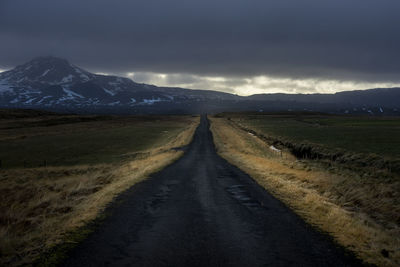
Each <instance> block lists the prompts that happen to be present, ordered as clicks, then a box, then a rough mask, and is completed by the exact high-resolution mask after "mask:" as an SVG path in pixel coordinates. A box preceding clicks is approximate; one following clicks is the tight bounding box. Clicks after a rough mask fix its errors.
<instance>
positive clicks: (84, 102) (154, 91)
mask: <svg viewBox="0 0 400 267" xmlns="http://www.w3.org/2000/svg"><path fill="white" fill-rule="evenodd" d="M0 107H6V108H7V107H12V108H36V109H47V110H68V111H73V112H104V113H165V112H167V113H198V112H219V111H238V110H263V111H277V110H314V111H325V112H333V113H369V114H380V113H385V114H386V113H387V114H397V112H398V110H400V88H382V89H370V90H363V91H347V92H340V93H335V94H258V95H251V96H247V97H244V96H238V95H233V94H229V93H224V92H218V91H211V90H192V89H183V88H172V87H157V86H154V85H148V84H141V83H136V82H134V81H132V80H131V79H128V78H123V77H117V76H111V75H110V76H109V75H99V74H93V73H90V72H88V71H86V70H84V69H82V68H80V67H78V66H75V65H73V64H71V63H69V62H68V61H67V60H65V59H61V58H57V57H38V58H35V59H33V60H31V61H29V62H27V63H25V64H23V65H20V66H17V67H15V68H14V69H12V70H9V71H5V72H2V73H0Z"/></svg>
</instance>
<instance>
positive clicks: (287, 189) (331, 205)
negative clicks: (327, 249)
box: [211, 114, 400, 266]
mask: <svg viewBox="0 0 400 267" xmlns="http://www.w3.org/2000/svg"><path fill="white" fill-rule="evenodd" d="M211 122H212V123H211V130H212V133H213V137H214V142H215V145H216V148H217V151H218V153H219V154H220V155H221V156H223V157H224V158H226V159H227V160H228V161H229V162H230V163H232V164H234V165H236V166H238V167H239V168H241V169H242V170H244V171H245V172H247V173H248V174H249V175H251V176H252V177H253V178H254V179H255V180H256V181H257V182H258V183H259V184H260V185H262V186H263V187H265V188H266V189H267V190H268V191H269V192H271V193H272V194H274V195H275V196H276V197H277V198H278V199H280V200H282V201H283V202H284V203H285V204H286V205H287V206H289V207H290V208H291V209H293V211H295V212H296V213H297V214H299V215H300V216H301V217H303V218H304V219H305V220H306V221H307V222H309V223H310V224H312V225H314V226H315V227H317V228H318V229H320V230H321V231H323V232H326V233H328V234H330V235H331V236H332V237H333V238H334V239H335V241H336V242H338V243H339V244H341V245H342V246H344V247H346V248H347V249H349V250H351V251H353V252H354V253H355V254H356V255H357V256H358V257H359V258H361V259H362V260H364V261H365V262H366V263H370V264H376V265H378V266H399V264H400V178H399V175H398V173H397V172H393V171H392V170H386V169H384V170H382V169H379V168H377V167H376V165H371V166H370V165H366V166H363V167H360V166H358V168H352V167H351V166H352V165H350V166H347V165H346V164H344V163H340V162H337V160H338V159H337V158H332V159H329V157H327V158H324V159H321V158H318V157H315V158H313V157H308V158H307V157H301V156H302V154H300V155H298V156H300V157H296V155H294V154H292V153H291V151H293V150H294V151H300V150H301V149H303V148H304V147H310V146H311V147H312V149H314V153H316V154H317V153H319V154H320V155H322V154H323V153H326V154H327V156H329V153H333V154H334V155H337V151H338V150H339V151H341V153H342V155H343V156H342V157H344V156H346V157H354V155H357V157H358V160H360V161H364V160H365V162H368V160H369V155H370V154H371V153H373V154H375V156H374V157H373V161H371V162H375V161H376V160H377V159H379V158H389V159H390V160H392V161H395V160H396V159H397V156H396V150H395V149H393V150H392V149H391V148H390V147H389V145H387V143H388V142H385V139H384V138H383V137H382V141H383V142H382V147H384V146H387V148H388V149H385V148H382V149H381V148H379V149H375V148H374V147H372V148H369V146H368V143H369V140H370V139H369V138H370V136H368V135H369V134H370V133H371V132H375V133H377V132H381V134H382V135H381V136H384V135H385V134H386V132H385V130H383V129H375V128H374V125H377V124H378V125H385V126H384V127H387V128H388V129H390V130H391V132H392V133H393V132H395V131H396V129H397V130H398V128H397V127H398V126H397V125H398V123H397V121H396V119H393V120H392V119H384V118H377V120H376V121H373V120H372V119H369V118H341V117H331V116H327V117H324V116H320V115H318V116H315V115H311V116H304V115H303V116H301V117H298V116H293V115H290V116H288V115H279V116H277V115H254V114H222V115H218V116H215V117H211ZM355 122H356V123H355ZM317 123H318V124H322V123H325V126H320V125H317ZM391 124H392V125H393V127H390V126H389V125H391ZM359 125H361V126H359ZM321 127H325V128H324V129H323V130H319V129H320V128H321ZM349 128H352V129H351V130H349ZM376 128H378V127H376ZM391 128H393V129H391ZM365 129H369V132H366V130H365ZM331 132H332V135H330V133H331ZM347 132H348V133H347ZM338 133H341V134H340V135H339V134H338ZM357 135H360V137H359V138H358V139H359V140H361V141H363V142H364V146H366V148H362V145H359V144H353V142H351V141H349V140H352V139H357ZM363 135H366V136H363ZM313 136H316V138H315V139H314V138H313ZM332 136H333V137H332ZM337 138H340V139H341V140H336V139H337ZM347 138H348V139H349V140H345V139H347ZM387 138H390V140H398V136H387ZM288 140H290V141H288ZM306 142H307V145H304V143H306ZM336 143H338V144H342V145H343V147H341V148H337V147H335V145H334V144H336ZM271 145H274V146H275V145H276V146H277V147H279V149H282V150H281V151H282V153H277V152H276V151H275V150H273V149H271ZM285 145H288V146H289V147H286V146H285ZM315 147H316V148H315ZM331 150H333V151H336V152H331ZM343 151H345V152H343ZM361 151H362V152H361ZM364 151H365V152H364ZM380 151H385V152H380ZM389 151H390V152H389ZM385 161H387V159H385ZM364 169H365V171H364Z"/></svg>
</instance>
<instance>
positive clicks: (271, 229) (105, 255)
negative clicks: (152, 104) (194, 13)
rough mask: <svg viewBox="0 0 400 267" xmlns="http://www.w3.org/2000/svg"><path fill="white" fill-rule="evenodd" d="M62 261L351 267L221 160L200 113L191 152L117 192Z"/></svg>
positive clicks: (337, 251) (321, 238) (73, 263)
mask: <svg viewBox="0 0 400 267" xmlns="http://www.w3.org/2000/svg"><path fill="white" fill-rule="evenodd" d="M118 202H119V204H118V205H113V206H112V207H110V208H109V212H110V213H111V215H110V216H109V217H108V218H107V219H106V220H105V221H104V223H103V224H102V225H101V226H100V227H99V228H98V229H97V230H96V231H95V232H94V233H93V234H91V235H90V236H89V238H88V239H86V240H85V241H84V242H83V243H81V244H80V245H78V246H77V247H76V249H74V250H73V251H72V252H71V253H70V254H69V258H68V259H67V260H66V262H65V263H64V266H191V267H193V266H325V267H326V266H353V265H357V262H355V261H354V260H353V259H352V258H350V257H347V256H344V254H343V251H342V250H341V249H338V248H336V247H335V246H334V245H333V244H332V243H331V242H330V241H329V240H328V239H327V238H326V237H325V236H323V235H321V234H319V233H317V232H316V231H314V230H313V229H312V228H311V227H309V226H308V225H306V224H305V223H304V222H303V221H302V220H301V219H300V218H299V217H297V216H296V215H295V214H294V213H293V212H291V211H290V210H289V209H288V208H286V207H285V206H284V205H283V204H282V203H281V202H279V201H278V200H276V199H275V198H273V197H272V196H271V195H270V194H268V193H267V192H266V191H265V190H264V189H263V188H261V187H260V186H259V185H257V184H256V183H255V182H253V180H252V179H251V178H250V177H249V176H248V175H246V174H245V173H243V172H242V171H240V170H239V169H237V168H236V167H234V166H232V165H230V164H229V163H227V162H226V161H225V160H223V159H222V158H220V157H219V156H218V155H217V154H216V151H215V148H214V145H213V141H212V135H211V132H210V131H209V124H208V120H207V119H206V118H205V117H202V118H201V124H200V126H199V128H198V129H197V131H196V133H195V137H194V140H193V142H192V143H191V145H190V146H189V147H188V148H187V151H186V153H185V155H184V156H183V157H182V158H181V159H180V160H178V161H177V162H175V163H174V164H172V165H171V166H169V167H167V168H166V169H164V170H162V171H161V172H159V173H157V174H155V175H153V176H152V177H151V178H149V179H147V180H145V181H144V182H142V183H140V184H137V185H135V186H134V187H132V188H131V189H130V190H128V191H127V192H126V193H124V194H123V195H121V196H120V197H119V201H118Z"/></svg>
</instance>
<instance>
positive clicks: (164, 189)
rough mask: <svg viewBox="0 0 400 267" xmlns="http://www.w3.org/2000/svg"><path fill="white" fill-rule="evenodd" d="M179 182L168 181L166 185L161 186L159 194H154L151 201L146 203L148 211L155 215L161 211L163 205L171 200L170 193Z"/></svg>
mask: <svg viewBox="0 0 400 267" xmlns="http://www.w3.org/2000/svg"><path fill="white" fill-rule="evenodd" d="M178 183H179V182H178V181H175V180H172V181H168V182H167V183H166V184H165V185H162V186H160V190H159V192H157V193H156V194H154V195H153V196H152V197H151V198H150V199H148V200H147V201H146V204H145V205H146V210H148V211H149V212H150V213H154V212H156V211H158V210H159V209H160V206H161V204H163V203H164V202H166V201H167V199H168V198H169V193H170V192H171V190H172V187H173V186H174V185H176V184H178Z"/></svg>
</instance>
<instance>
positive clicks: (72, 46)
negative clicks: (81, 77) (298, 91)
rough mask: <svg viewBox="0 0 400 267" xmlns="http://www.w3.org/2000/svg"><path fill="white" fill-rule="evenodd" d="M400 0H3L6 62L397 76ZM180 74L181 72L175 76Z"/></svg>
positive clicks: (0, 45) (0, 47) (1, 60)
mask: <svg viewBox="0 0 400 267" xmlns="http://www.w3.org/2000/svg"><path fill="white" fill-rule="evenodd" d="M399 11H400V1H398V0H393V1H388V0H380V1H378V0H375V1H371V0H352V1H348V0H336V1H325V0H312V1H310V0H303V1H298V0H286V1H284V0H283V1H267V0H203V1H189V0H179V1H178V0H168V1H166V0H143V1H128V0H126V1H124V0H118V1H115V0H113V1H111V0H107V1H106V0H91V1H89V0H68V1H57V0H48V1H41V0H36V1H32V0H26V1H23V0H0V67H2V66H3V67H12V66H15V65H16V64H19V63H22V62H24V61H26V60H28V59H30V58H32V57H35V56H38V55H48V54H52V55H55V56H61V57H65V58H68V59H69V60H71V61H72V62H74V63H75V64H78V65H82V66H84V67H86V68H88V69H90V70H96V71H102V72H112V73H118V72H119V73H122V72H135V71H137V72H158V73H187V74H195V75H208V76H230V77H246V76H256V75H270V76H271V75H272V76H276V77H291V78H316V79H344V80H361V81H371V82H375V81H391V82H399V81H400V63H399V62H400V49H399V47H400V16H399ZM175 78H176V77H175Z"/></svg>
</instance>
